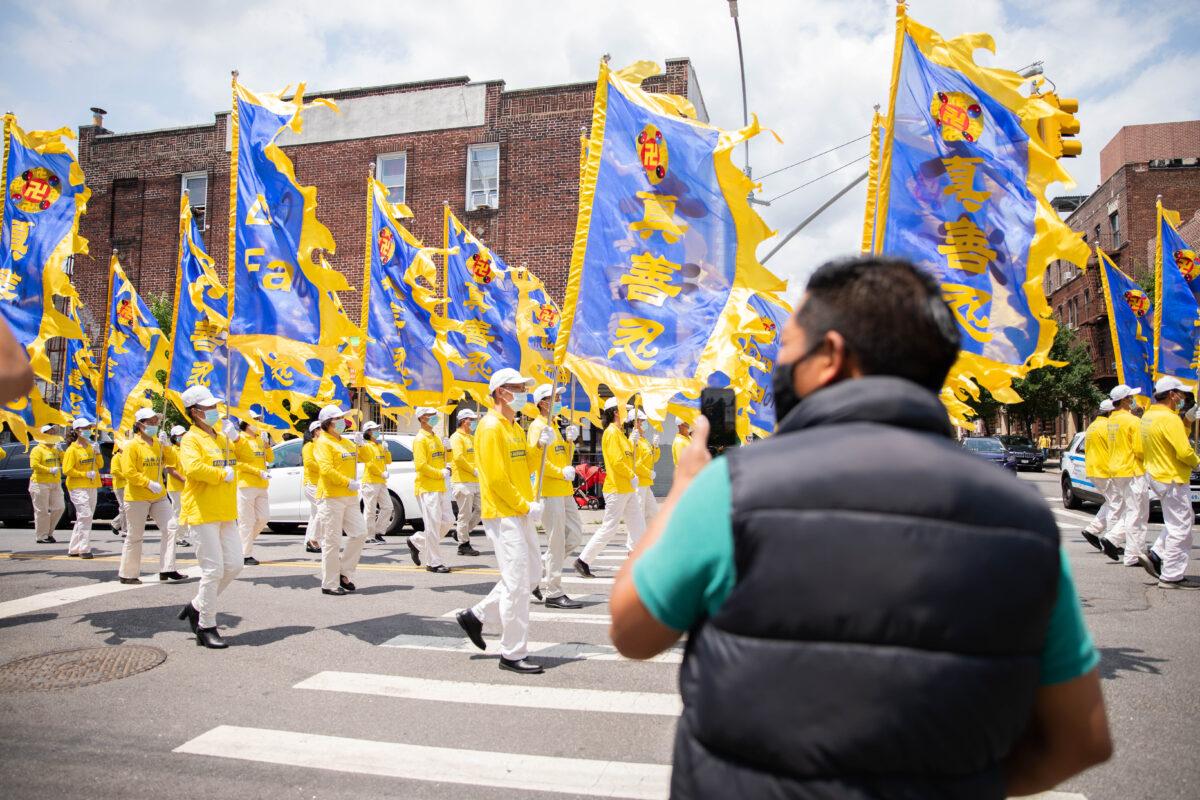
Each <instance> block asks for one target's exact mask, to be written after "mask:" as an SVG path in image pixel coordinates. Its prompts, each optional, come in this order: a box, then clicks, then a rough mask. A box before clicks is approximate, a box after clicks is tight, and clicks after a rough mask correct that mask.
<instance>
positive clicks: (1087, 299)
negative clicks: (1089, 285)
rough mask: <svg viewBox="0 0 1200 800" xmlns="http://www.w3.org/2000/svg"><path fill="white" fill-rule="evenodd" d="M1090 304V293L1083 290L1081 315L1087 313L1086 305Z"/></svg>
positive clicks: (1088, 290) (1087, 290)
mask: <svg viewBox="0 0 1200 800" xmlns="http://www.w3.org/2000/svg"><path fill="white" fill-rule="evenodd" d="M1091 302H1092V291H1091V290H1090V289H1084V290H1083V313H1084V315H1086V314H1087V313H1088V305H1090V304H1091Z"/></svg>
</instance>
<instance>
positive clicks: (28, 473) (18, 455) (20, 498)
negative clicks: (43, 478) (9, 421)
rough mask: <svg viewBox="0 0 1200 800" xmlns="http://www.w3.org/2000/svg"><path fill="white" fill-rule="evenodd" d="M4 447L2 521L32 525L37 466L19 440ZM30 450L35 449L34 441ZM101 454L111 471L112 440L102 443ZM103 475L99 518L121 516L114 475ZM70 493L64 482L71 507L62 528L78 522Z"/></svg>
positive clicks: (0, 468) (0, 498)
mask: <svg viewBox="0 0 1200 800" xmlns="http://www.w3.org/2000/svg"><path fill="white" fill-rule="evenodd" d="M3 448H4V459H3V460H0V522H3V523H4V526H5V527H6V528H32V527H33V500H31V499H30V497H29V479H30V478H31V477H32V476H33V469H32V468H30V466H29V452H28V451H27V450H26V449H25V445H23V444H21V443H19V442H14V443H10V444H6V445H3ZM29 449H30V450H32V449H33V443H32V442H30V445H29ZM100 453H101V455H103V456H104V468H105V470H107V469H108V467H109V465H110V464H112V443H111V442H106V443H104V444H101V445H100ZM100 478H101V480H102V481H103V486H101V487H100V491H99V493H98V497H97V499H96V516H95V519H105V520H111V519H112V518H113V517H115V516H116V515H117V496H116V495H115V494H113V490H112V475H110V474H109V473H108V472H107V471H105V472H102V473H100ZM66 492H67V487H66V484H65V483H64V484H63V500H64V501H65V502H66V504H67V510H66V512H65V513H64V514H63V517H62V520H61V521H60V522H59V523H58V527H59V528H69V527H71V525H73V524H74V523H75V507H74V506H73V505H71V498H70V497H69V496H67V493H66Z"/></svg>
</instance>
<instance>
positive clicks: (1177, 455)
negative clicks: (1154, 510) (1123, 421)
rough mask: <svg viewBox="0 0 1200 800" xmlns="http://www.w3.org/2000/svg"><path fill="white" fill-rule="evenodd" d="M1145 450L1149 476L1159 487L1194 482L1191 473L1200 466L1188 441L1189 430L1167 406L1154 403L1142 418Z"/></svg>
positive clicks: (1143, 446) (1199, 459)
mask: <svg viewBox="0 0 1200 800" xmlns="http://www.w3.org/2000/svg"><path fill="white" fill-rule="evenodd" d="M1142 448H1143V451H1144V453H1145V462H1146V474H1147V475H1149V476H1150V477H1151V478H1153V479H1154V480H1156V481H1158V482H1159V483H1182V484H1183V485H1185V486H1186V485H1188V484H1190V483H1191V482H1192V470H1193V469H1195V468H1196V465H1197V464H1200V458H1197V457H1196V451H1195V450H1193V449H1192V444H1191V442H1189V441H1188V436H1187V427H1185V426H1184V424H1183V420H1182V419H1180V418H1179V415H1178V414H1177V413H1175V412H1174V411H1172V410H1171V409H1170V408H1168V407H1167V406H1164V405H1162V404H1160V403H1155V404H1154V405H1152V406H1150V408H1148V409H1146V413H1145V414H1144V415H1143V416H1142Z"/></svg>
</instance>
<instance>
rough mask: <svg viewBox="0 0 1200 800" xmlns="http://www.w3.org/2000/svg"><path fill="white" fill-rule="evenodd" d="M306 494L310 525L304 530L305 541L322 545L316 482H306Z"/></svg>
mask: <svg viewBox="0 0 1200 800" xmlns="http://www.w3.org/2000/svg"><path fill="white" fill-rule="evenodd" d="M304 496H305V497H306V498H308V527H307V528H306V529H305V531H304V541H305V542H307V543H309V544H314V545H320V544H321V542H322V537H321V521H320V519H319V517H318V516H317V487H316V485H315V484H312V483H306V484H304Z"/></svg>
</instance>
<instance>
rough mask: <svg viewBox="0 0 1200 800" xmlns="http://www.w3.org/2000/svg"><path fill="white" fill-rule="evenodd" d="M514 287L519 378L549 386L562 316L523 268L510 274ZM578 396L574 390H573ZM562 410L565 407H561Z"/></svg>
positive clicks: (538, 284) (552, 374)
mask: <svg viewBox="0 0 1200 800" xmlns="http://www.w3.org/2000/svg"><path fill="white" fill-rule="evenodd" d="M510 272H511V274H512V278H513V282H514V283H515V284H516V285H517V338H518V339H519V340H520V343H521V366H520V368H519V369H520V371H521V374H522V375H525V376H527V377H530V378H533V379H534V380H535V381H537V382H538V383H552V382H553V381H554V377H555V375H556V370H555V367H554V345H555V344H556V343H557V342H558V327H559V324H560V323H561V322H562V314H561V312H560V311H559V309H558V304H557V303H555V302H554V298H552V297H551V296H550V293H549V292H547V291H546V285H545V284H544V283H542V279H541V278H539V277H538V276H537V275H534V274H533V273H532V272H530V271H529V270H528V269H526V268H525V267H513V268H512V270H511V271H510ZM576 392H577V393H578V390H576ZM563 407H564V408H566V404H565V403H564V404H563Z"/></svg>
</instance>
